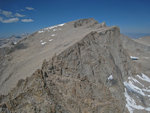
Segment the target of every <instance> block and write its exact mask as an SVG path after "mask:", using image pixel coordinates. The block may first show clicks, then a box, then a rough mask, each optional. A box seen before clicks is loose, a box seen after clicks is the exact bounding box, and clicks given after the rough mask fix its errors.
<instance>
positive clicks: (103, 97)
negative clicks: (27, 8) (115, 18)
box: [0, 19, 136, 113]
mask: <svg viewBox="0 0 150 113" xmlns="http://www.w3.org/2000/svg"><path fill="white" fill-rule="evenodd" d="M59 26H60V25H59ZM67 26H68V27H67ZM70 26H71V27H70ZM72 27H73V28H72ZM53 28H55V30H56V27H53ZM68 28H69V29H70V28H72V29H73V30H72V31H69V32H67V31H68ZM50 29H52V27H51V28H49V30H50ZM57 29H60V28H57ZM64 29H65V28H64ZM66 29H67V30H66V34H67V35H64V34H63V33H61V36H64V37H65V38H64V39H65V41H66V42H67V45H66V42H65V43H61V42H62V41H60V39H62V38H63V37H61V38H58V41H59V42H57V43H56V44H59V46H60V47H61V48H62V45H63V44H64V45H65V46H64V48H65V49H63V50H62V49H61V48H59V47H57V46H56V47H55V54H53V56H52V57H50V58H49V60H48V59H46V60H44V61H43V64H42V67H41V69H38V70H36V71H35V72H34V73H33V74H32V76H30V77H27V78H26V79H21V80H19V81H18V84H17V85H16V87H15V88H14V89H13V90H11V91H10V92H9V93H8V94H7V95H1V96H0V112H2V113H20V112H21V113H128V110H127V104H126V97H125V94H124V92H125V86H124V83H125V82H124V81H128V78H129V77H131V76H132V75H135V74H136V72H135V69H134V68H133V67H134V66H133V65H134V64H132V62H131V59H130V57H129V55H128V53H127V52H126V50H124V48H123V47H122V42H121V41H120V30H119V28H118V27H107V26H106V25H105V23H102V24H99V23H98V22H97V21H95V20H94V19H82V20H78V21H74V22H71V23H68V24H66ZM83 29H84V30H83ZM53 31H54V29H53ZM43 32H45V33H44V34H46V33H47V31H44V30H41V31H40V34H37V33H35V34H34V36H33V37H36V38H37V37H38V38H39V37H42V36H43V34H41V33H43ZM70 32H71V35H68V34H69V33H70ZM72 34H74V35H72ZM75 34H76V35H75ZM57 35H58V34H57ZM78 35H80V37H79V36H78ZM44 36H47V35H44ZM67 36H68V37H70V38H66V37H67ZM71 36H73V38H72V37H71ZM33 37H30V39H26V40H25V41H26V43H27V40H30V41H31V40H32V41H33V42H32V43H34V42H35V43H37V42H36V41H34V40H37V39H36V38H33ZM75 38H76V40H75ZM56 39H57V38H54V39H53V40H56ZM56 41H57V40H56ZM22 43H23V42H22ZM42 43H43V42H42ZM28 45H29V44H28ZM48 47H51V48H53V46H48ZM34 48H35V47H34ZM42 48H44V47H42ZM57 48H58V51H59V52H57V51H56V50H57ZM45 49H46V47H45V48H44V49H43V51H44V50H45ZM48 49H50V48H48ZM25 50H26V49H25ZM25 50H24V51H25ZM30 50H31V49H30ZM53 50H54V49H53ZM20 51H21V50H20ZM26 51H27V50H26ZM46 52H50V54H52V52H51V51H46ZM32 53H33V52H32ZM43 54H44V52H43ZM36 55H39V54H36ZM44 55H47V54H44ZM48 55H49V54H48ZM49 56H50V55H49ZM37 57H38V56H37ZM34 59H36V57H35V56H34ZM24 60H25V59H24ZM41 60H42V59H41ZM31 61H32V60H31V59H30V62H31ZM31 68H32V67H31ZM27 73H28V72H26V74H27ZM12 76H15V75H12ZM126 93H127V92H126Z"/></svg>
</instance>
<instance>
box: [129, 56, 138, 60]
mask: <svg viewBox="0 0 150 113" xmlns="http://www.w3.org/2000/svg"><path fill="white" fill-rule="evenodd" d="M130 58H131V59H132V60H138V59H139V57H135V56H130Z"/></svg>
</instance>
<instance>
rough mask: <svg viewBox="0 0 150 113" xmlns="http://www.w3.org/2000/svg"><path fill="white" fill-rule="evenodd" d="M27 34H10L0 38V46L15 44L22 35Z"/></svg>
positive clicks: (25, 35)
mask: <svg viewBox="0 0 150 113" xmlns="http://www.w3.org/2000/svg"><path fill="white" fill-rule="evenodd" d="M28 35H29V34H24V35H20V36H16V35H12V36H10V37H8V38H0V46H6V45H9V44H14V45H15V44H16V43H17V42H18V41H19V40H21V39H22V38H24V37H27V36H28Z"/></svg>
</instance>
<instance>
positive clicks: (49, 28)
mask: <svg viewBox="0 0 150 113" xmlns="http://www.w3.org/2000/svg"><path fill="white" fill-rule="evenodd" d="M64 25H65V23H63V24H59V25H56V26H51V27H47V28H44V29H42V30H40V31H38V33H43V32H45V31H49V30H51V29H53V31H56V30H57V29H54V28H57V27H62V26H64ZM59 30H61V28H59Z"/></svg>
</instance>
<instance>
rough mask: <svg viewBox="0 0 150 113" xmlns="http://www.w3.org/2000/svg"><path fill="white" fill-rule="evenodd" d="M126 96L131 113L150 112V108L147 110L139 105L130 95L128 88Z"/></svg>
mask: <svg viewBox="0 0 150 113" xmlns="http://www.w3.org/2000/svg"><path fill="white" fill-rule="evenodd" d="M124 95H125V97H126V102H127V104H126V107H127V108H128V110H129V112H130V113H133V111H134V109H137V110H146V111H150V107H148V108H145V107H143V106H141V105H137V104H136V102H135V100H134V99H133V98H132V97H131V96H130V95H129V94H128V92H127V89H126V88H125V92H124Z"/></svg>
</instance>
